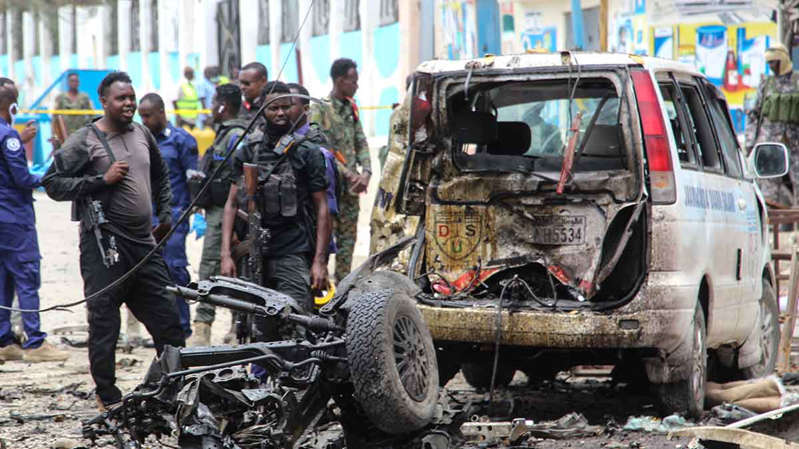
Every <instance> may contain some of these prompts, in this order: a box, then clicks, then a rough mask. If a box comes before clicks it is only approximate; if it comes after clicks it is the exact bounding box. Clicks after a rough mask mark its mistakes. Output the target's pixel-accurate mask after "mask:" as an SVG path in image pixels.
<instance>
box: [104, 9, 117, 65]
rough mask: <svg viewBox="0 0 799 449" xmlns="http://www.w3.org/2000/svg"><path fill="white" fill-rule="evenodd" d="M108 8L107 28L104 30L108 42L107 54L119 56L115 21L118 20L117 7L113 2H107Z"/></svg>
mask: <svg viewBox="0 0 799 449" xmlns="http://www.w3.org/2000/svg"><path fill="white" fill-rule="evenodd" d="M108 7H109V8H110V13H109V14H108V16H109V22H110V23H109V26H108V28H106V30H107V31H106V39H107V40H108V54H111V55H117V54H119V34H118V33H117V20H119V6H118V3H117V2H116V1H114V0H110V1H109V2H108Z"/></svg>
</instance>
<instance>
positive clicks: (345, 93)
mask: <svg viewBox="0 0 799 449" xmlns="http://www.w3.org/2000/svg"><path fill="white" fill-rule="evenodd" d="M330 78H331V79H332V80H333V91H332V92H330V95H329V96H328V97H325V98H323V99H322V101H323V103H322V104H317V103H314V104H312V105H311V122H313V123H317V124H319V126H321V127H322V129H323V130H324V131H325V135H326V136H327V140H328V142H329V143H330V148H329V149H330V150H331V151H333V153H334V154H336V156H337V158H339V159H340V160H342V162H343V163H344V165H345V167H346V169H347V172H348V173H349V176H346V175H345V176H343V177H344V179H345V182H343V184H344V185H343V186H342V188H341V198H340V201H339V204H338V209H339V214H338V217H336V220H335V222H334V226H335V234H336V244H337V246H338V252H337V253H336V282H340V281H341V280H342V279H344V276H346V275H347V274H348V273H349V272H350V266H351V265H352V253H353V250H354V248H355V239H356V237H357V234H358V213H359V212H360V204H359V196H358V195H359V194H361V193H365V192H366V187H367V186H368V185H369V178H370V177H371V175H372V166H371V161H370V159H369V144H368V142H367V141H366V135H365V134H364V132H363V127H362V126H361V121H360V120H359V118H358V107H357V106H356V105H355V100H354V99H353V96H354V95H355V92H356V91H357V90H358V67H357V65H356V64H355V62H354V61H353V60H351V59H347V58H341V59H337V60H335V61H334V62H333V66H332V67H331V68H330ZM358 166H360V167H361V173H360V174H358V171H357V167H358Z"/></svg>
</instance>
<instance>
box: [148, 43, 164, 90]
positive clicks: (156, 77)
mask: <svg viewBox="0 0 799 449" xmlns="http://www.w3.org/2000/svg"><path fill="white" fill-rule="evenodd" d="M147 62H148V63H149V64H150V80H152V82H153V87H154V88H155V89H156V90H158V89H160V88H161V59H160V58H159V57H158V53H156V52H151V53H150V54H149V55H147Z"/></svg>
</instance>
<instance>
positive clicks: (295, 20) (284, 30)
mask: <svg viewBox="0 0 799 449" xmlns="http://www.w3.org/2000/svg"><path fill="white" fill-rule="evenodd" d="M280 24H281V30H280V42H294V37H295V36H296V35H297V28H299V27H300V10H299V5H298V4H297V0H283V17H281V18H280Z"/></svg>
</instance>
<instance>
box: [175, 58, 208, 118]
mask: <svg viewBox="0 0 799 449" xmlns="http://www.w3.org/2000/svg"><path fill="white" fill-rule="evenodd" d="M183 77H184V80H183V82H182V83H180V89H179V90H178V99H177V100H175V101H174V102H172V103H173V105H174V106H175V109H181V110H183V112H181V113H180V114H177V120H176V122H177V125H178V126H179V127H181V128H182V127H184V126H188V127H190V128H194V127H196V126H197V117H198V116H199V114H200V113H199V112H189V111H191V110H198V111H199V110H200V109H202V104H203V103H202V102H203V99H202V98H200V94H199V92H198V91H197V85H196V83H195V82H194V69H192V68H191V67H186V68H185V69H183Z"/></svg>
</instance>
